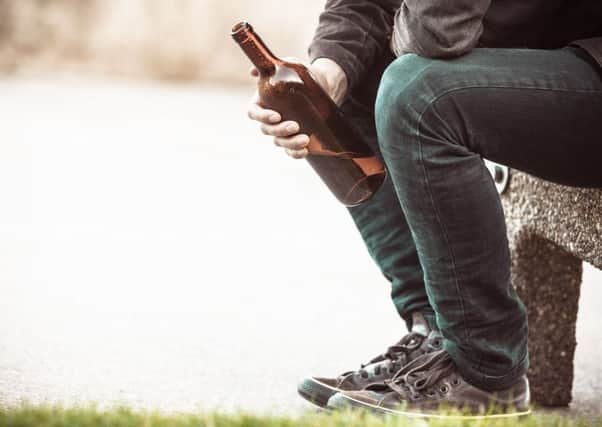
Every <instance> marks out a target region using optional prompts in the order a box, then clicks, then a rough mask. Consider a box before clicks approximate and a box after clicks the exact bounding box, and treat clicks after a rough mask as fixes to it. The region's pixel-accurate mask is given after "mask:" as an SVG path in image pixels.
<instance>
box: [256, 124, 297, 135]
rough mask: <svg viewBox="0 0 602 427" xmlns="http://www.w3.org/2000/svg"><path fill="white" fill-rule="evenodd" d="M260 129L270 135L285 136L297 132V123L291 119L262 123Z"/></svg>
mask: <svg viewBox="0 0 602 427" xmlns="http://www.w3.org/2000/svg"><path fill="white" fill-rule="evenodd" d="M261 131H262V132H263V133H264V134H266V135H270V136H281V137H287V136H292V135H295V134H297V133H299V124H298V123H297V122H292V121H285V122H280V123H278V124H275V125H274V124H266V123H263V124H262V125H261Z"/></svg>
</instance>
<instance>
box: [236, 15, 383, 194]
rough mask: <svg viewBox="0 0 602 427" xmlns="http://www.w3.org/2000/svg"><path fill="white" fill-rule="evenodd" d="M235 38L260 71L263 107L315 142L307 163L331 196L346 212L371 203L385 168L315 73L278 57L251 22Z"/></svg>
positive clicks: (238, 27) (238, 28)
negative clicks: (279, 115)
mask: <svg viewBox="0 0 602 427" xmlns="http://www.w3.org/2000/svg"><path fill="white" fill-rule="evenodd" d="M232 37H233V38H234V40H235V41H236V42H237V43H238V44H239V46H240V47H241V48H242V50H243V51H244V52H245V53H246V54H247V56H248V57H249V59H250V60H251V62H252V63H253V64H254V65H255V67H256V68H257V70H258V71H259V82H258V92H259V98H260V100H261V105H262V106H263V107H265V108H269V109H272V110H275V111H278V112H279V113H280V114H281V115H282V118H283V120H293V121H296V122H297V123H299V126H300V128H301V130H300V133H304V134H306V135H308V136H309V145H308V146H307V149H308V155H307V158H306V159H307V161H308V162H309V164H310V165H311V166H312V167H313V168H314V170H315V171H316V172H317V173H318V175H320V177H321V178H322V181H324V183H325V184H326V185H327V186H328V188H329V189H330V191H332V193H333V194H334V195H335V196H336V198H337V199H338V200H339V201H340V202H341V203H343V204H344V205H346V206H356V205H359V204H360V203H362V202H364V201H366V200H368V199H369V198H370V196H372V195H373V194H374V193H375V192H376V191H377V190H378V189H379V188H380V186H381V184H382V183H383V181H384V179H385V177H386V172H385V168H384V166H383V164H382V162H381V161H380V159H379V158H378V157H376V155H375V154H374V152H373V151H372V150H371V149H370V147H369V146H368V145H367V144H366V143H365V142H364V141H363V140H362V139H361V138H360V137H359V133H358V132H357V131H356V130H355V129H354V127H353V125H352V124H351V123H350V122H349V121H348V120H347V119H346V118H345V117H344V116H343V113H342V112H341V111H340V110H339V108H338V107H337V106H336V104H335V103H334V102H333V101H332V99H331V98H330V97H329V96H328V94H327V93H326V92H325V91H324V90H323V89H322V87H321V86H320V85H319V84H318V83H317V82H316V81H315V80H314V78H313V77H312V76H311V73H310V71H309V70H308V69H307V68H306V67H305V66H303V65H302V64H298V63H294V62H287V61H284V60H282V59H279V58H277V57H276V56H274V55H273V54H272V52H270V50H269V49H268V48H267V47H266V45H265V43H263V41H262V40H261V38H259V36H258V35H257V34H256V33H255V32H254V31H253V28H252V27H251V25H249V24H248V23H246V22H240V23H238V24H236V25H235V26H234V27H233V28H232Z"/></svg>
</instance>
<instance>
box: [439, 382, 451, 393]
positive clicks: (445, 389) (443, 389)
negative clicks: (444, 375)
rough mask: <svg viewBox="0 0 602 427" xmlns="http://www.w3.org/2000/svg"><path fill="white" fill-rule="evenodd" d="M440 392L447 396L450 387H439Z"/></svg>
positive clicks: (444, 385) (445, 385)
mask: <svg viewBox="0 0 602 427" xmlns="http://www.w3.org/2000/svg"><path fill="white" fill-rule="evenodd" d="M439 391H440V392H441V393H443V394H447V393H448V392H449V387H448V386H447V384H443V385H441V386H440V387H439Z"/></svg>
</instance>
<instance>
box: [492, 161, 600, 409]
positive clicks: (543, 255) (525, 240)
mask: <svg viewBox="0 0 602 427" xmlns="http://www.w3.org/2000/svg"><path fill="white" fill-rule="evenodd" d="M502 203H503V205H504V211H505V213H506V223H507V227H508V237H509V241H510V249H511V252H512V276H513V281H514V285H515V286H516V288H517V291H518V293H519V294H520V295H521V298H523V301H524V302H525V304H526V305H527V308H528V311H529V352H530V357H531V367H530V369H529V379H530V381H531V392H532V397H533V401H534V402H535V403H537V404H540V405H555V406H556V405H568V404H569V403H570V401H571V389H572V381H573V356H574V352H575V346H576V341H575V322H576V319H577V310H578V302H579V290H580V289H579V288H580V285H581V274H582V260H583V261H587V262H589V263H591V264H592V265H594V266H596V267H597V268H602V215H601V214H602V190H598V189H577V188H571V187H564V186H560V185H555V184H551V183H549V182H546V181H543V180H540V179H537V178H534V177H532V176H529V175H527V174H524V173H520V172H516V171H512V177H511V182H510V186H509V188H508V190H507V191H506V192H505V193H504V195H503V196H502Z"/></svg>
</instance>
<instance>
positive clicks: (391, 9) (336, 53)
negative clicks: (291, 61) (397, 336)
mask: <svg viewBox="0 0 602 427" xmlns="http://www.w3.org/2000/svg"><path fill="white" fill-rule="evenodd" d="M399 5H400V0H372V1H370V0H327V1H326V6H325V9H324V12H322V14H321V15H320V18H319V23H318V28H317V29H316V32H315V35H314V38H313V40H312V42H311V44H310V46H309V58H310V60H311V61H313V60H315V59H317V58H321V57H326V58H330V59H332V60H333V61H334V62H336V63H337V64H338V65H339V66H340V67H341V68H342V69H343V71H345V74H346V75H347V82H348V88H353V87H355V86H356V85H357V84H358V83H359V82H361V80H362V79H363V78H364V76H365V73H366V72H367V70H369V69H370V68H371V66H372V65H373V64H374V63H375V61H376V59H377V58H378V57H380V56H381V55H382V53H383V52H384V50H385V49H388V48H389V40H390V37H391V32H392V29H393V17H394V16H395V10H396V9H397V8H399Z"/></svg>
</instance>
